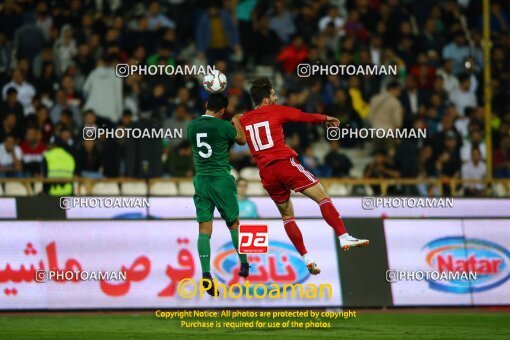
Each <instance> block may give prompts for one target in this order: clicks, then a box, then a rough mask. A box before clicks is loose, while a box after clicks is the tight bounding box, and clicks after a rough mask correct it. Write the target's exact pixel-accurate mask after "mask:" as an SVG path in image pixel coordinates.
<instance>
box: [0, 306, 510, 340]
mask: <svg viewBox="0 0 510 340" xmlns="http://www.w3.org/2000/svg"><path fill="white" fill-rule="evenodd" d="M191 320H198V319H191ZM244 320H245V321H250V319H244ZM259 320H261V321H264V319H259ZM294 320H296V319H294ZM266 321H271V319H267V320H266ZM272 321H274V320H272ZM303 321H306V320H303ZM0 338H1V339H73V340H77V339H108V340H112V339H172V340H177V339H222V340H224V339H237V340H239V339H243V340H244V339H259V340H260V339H263V340H273V339H314V340H316V339H333V338H335V339H346V338H360V339H404V338H407V339H409V338H412V339H510V313H508V312H507V313H504V312H483V311H468V310H467V311H462V310H460V311H453V312H448V311H441V310H438V311H437V312H434V311H432V312H427V313H424V312H420V311H418V310H417V311H411V312H405V311H390V312H373V311H363V310H360V311H358V312H357V317H356V318H350V319H340V320H336V321H331V328H329V329H312V330H303V329H256V330H254V329H236V330H232V329H217V328H216V329H189V328H181V326H180V321H179V320H169V319H161V318H156V317H155V316H154V315H153V314H149V313H132V314H111V313H91V314H73V313H68V314H65V313H62V314H60V313H58V314H57V313H56V314H29V315H28V314H27V315H23V314H21V315H6V314H0Z"/></svg>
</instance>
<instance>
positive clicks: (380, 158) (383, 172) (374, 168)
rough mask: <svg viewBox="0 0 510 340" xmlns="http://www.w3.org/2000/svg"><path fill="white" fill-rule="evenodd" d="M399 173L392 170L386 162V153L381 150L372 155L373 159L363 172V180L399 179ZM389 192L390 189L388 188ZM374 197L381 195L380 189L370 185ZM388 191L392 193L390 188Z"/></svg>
mask: <svg viewBox="0 0 510 340" xmlns="http://www.w3.org/2000/svg"><path fill="white" fill-rule="evenodd" d="M399 177H400V173H399V172H398V171H397V170H396V169H394V168H393V166H392V165H391V164H390V163H389V162H388V161H387V159H386V153H385V152H384V151H383V150H377V151H376V152H375V154H374V159H373V161H372V162H371V163H369V164H367V166H366V167H365V170H364V171H363V178H367V179H371V178H399ZM388 189H389V190H390V188H388ZM372 190H373V191H374V195H377V196H379V195H381V188H380V187H379V186H377V185H372ZM390 191H393V188H391V190H390Z"/></svg>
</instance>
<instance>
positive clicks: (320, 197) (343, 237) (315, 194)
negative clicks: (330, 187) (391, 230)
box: [303, 182, 369, 251]
mask: <svg viewBox="0 0 510 340" xmlns="http://www.w3.org/2000/svg"><path fill="white" fill-rule="evenodd" d="M303 194H304V195H306V196H308V197H310V198H311V199H313V200H314V201H315V202H317V203H318V204H319V207H320V209H321V213H322V216H323V217H324V220H326V222H327V223H328V224H329V225H330V226H331V227H332V228H333V229H334V230H335V233H336V234H337V236H338V239H339V240H340V247H341V248H342V250H344V251H346V250H349V249H350V248H351V247H366V246H368V244H369V241H368V240H364V239H357V238H355V237H352V236H351V235H349V233H347V230H345V226H344V223H343V221H342V218H341V217H340V214H339V213H338V210H336V208H335V206H334V205H333V202H332V201H331V198H330V197H329V195H328V194H327V193H326V191H325V190H324V188H323V187H322V185H321V184H320V183H319V182H317V184H315V185H314V186H311V187H309V188H306V189H305V190H303Z"/></svg>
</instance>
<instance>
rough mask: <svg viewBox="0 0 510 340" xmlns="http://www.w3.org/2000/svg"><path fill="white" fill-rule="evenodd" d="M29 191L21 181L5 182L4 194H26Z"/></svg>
mask: <svg viewBox="0 0 510 340" xmlns="http://www.w3.org/2000/svg"><path fill="white" fill-rule="evenodd" d="M29 194H30V193H29V191H28V189H27V187H26V186H25V185H24V184H23V183H17V182H7V183H5V196H28V195H29Z"/></svg>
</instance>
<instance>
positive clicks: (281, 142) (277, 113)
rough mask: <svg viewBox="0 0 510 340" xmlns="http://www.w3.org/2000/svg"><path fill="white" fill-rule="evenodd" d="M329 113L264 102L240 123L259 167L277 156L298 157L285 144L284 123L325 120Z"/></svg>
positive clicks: (320, 121)
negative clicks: (310, 111) (311, 111)
mask: <svg viewBox="0 0 510 340" xmlns="http://www.w3.org/2000/svg"><path fill="white" fill-rule="evenodd" d="M326 117H327V116H325V115H321V114H316V113H305V112H303V111H301V110H298V109H295V108H292V107H289V106H281V105H274V104H273V105H264V106H261V107H259V108H256V109H254V110H251V111H248V112H246V113H245V114H243V115H242V116H241V125H242V126H243V128H244V132H245V133H246V140H247V142H248V145H249V147H250V152H251V154H252V155H253V158H254V159H255V162H256V163H257V166H258V167H259V169H261V168H263V167H265V166H267V165H268V164H269V163H271V162H273V161H275V160H278V159H288V158H292V157H295V156H297V153H296V151H294V150H292V149H291V148H289V147H288V146H287V145H285V137H284V135H283V123H286V122H303V123H322V122H324V121H326V119H327V118H326Z"/></svg>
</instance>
